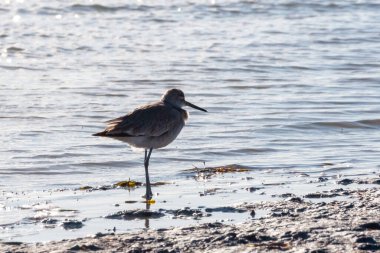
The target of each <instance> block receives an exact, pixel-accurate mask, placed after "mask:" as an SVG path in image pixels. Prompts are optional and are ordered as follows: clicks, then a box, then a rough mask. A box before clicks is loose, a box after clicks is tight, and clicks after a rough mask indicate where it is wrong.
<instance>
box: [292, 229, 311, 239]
mask: <svg viewBox="0 0 380 253" xmlns="http://www.w3.org/2000/svg"><path fill="white" fill-rule="evenodd" d="M292 237H293V239H294V240H299V239H301V240H305V239H307V238H309V237H310V236H309V233H308V232H305V231H299V232H295V233H293V235H292Z"/></svg>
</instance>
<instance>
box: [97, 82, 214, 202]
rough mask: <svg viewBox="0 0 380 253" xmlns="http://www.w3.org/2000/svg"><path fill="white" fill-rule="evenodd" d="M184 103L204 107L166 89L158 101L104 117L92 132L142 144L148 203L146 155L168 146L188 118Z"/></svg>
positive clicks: (173, 90) (148, 200) (148, 184)
mask: <svg viewBox="0 0 380 253" xmlns="http://www.w3.org/2000/svg"><path fill="white" fill-rule="evenodd" d="M184 106H190V107H192V108H195V109H197V110H200V111H204V112H207V110H205V109H203V108H201V107H198V106H196V105H194V104H192V103H190V102H187V101H186V100H185V94H184V93H183V92H182V91H181V90H179V89H170V90H167V91H166V92H165V93H164V95H162V97H161V99H160V101H158V102H155V103H151V104H146V105H143V106H141V107H138V108H136V109H135V110H134V111H132V112H130V113H128V114H127V115H125V116H122V117H119V118H116V119H112V120H109V121H106V123H107V126H106V128H105V130H104V131H102V132H99V133H96V134H93V135H94V136H104V137H111V138H115V139H118V140H120V141H123V142H126V143H128V144H129V145H130V146H132V147H136V148H144V149H145V157H144V167H145V180H146V194H145V199H146V201H147V203H149V202H150V201H151V199H152V197H153V194H152V189H151V186H150V180H149V172H148V167H149V159H150V156H151V154H152V151H153V149H158V148H162V147H165V146H167V145H168V144H170V143H171V142H172V141H174V140H175V138H176V137H177V136H178V134H179V133H180V132H181V130H182V128H183V126H184V125H185V121H186V120H187V118H188V113H187V111H186V110H184V109H182V107H184Z"/></svg>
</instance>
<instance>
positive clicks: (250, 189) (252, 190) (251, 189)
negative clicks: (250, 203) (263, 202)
mask: <svg viewBox="0 0 380 253" xmlns="http://www.w3.org/2000/svg"><path fill="white" fill-rule="evenodd" d="M261 189H263V187H249V188H246V190H247V191H249V192H255V191H257V190H261Z"/></svg>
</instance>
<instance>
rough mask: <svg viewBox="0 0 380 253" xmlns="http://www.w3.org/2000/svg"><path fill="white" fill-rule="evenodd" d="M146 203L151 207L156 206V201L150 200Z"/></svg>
mask: <svg viewBox="0 0 380 253" xmlns="http://www.w3.org/2000/svg"><path fill="white" fill-rule="evenodd" d="M146 203H147V204H150V205H151V204H155V203H156V201H155V200H154V199H149V200H147V201H146Z"/></svg>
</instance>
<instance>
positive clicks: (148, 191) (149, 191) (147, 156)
mask: <svg viewBox="0 0 380 253" xmlns="http://www.w3.org/2000/svg"><path fill="white" fill-rule="evenodd" d="M152 151H153V148H150V149H149V153H147V149H145V159H144V166H145V179H146V194H145V198H146V200H147V201H148V200H151V199H152V197H153V193H152V189H151V187H150V180H149V171H148V167H149V159H150V155H151V154H152Z"/></svg>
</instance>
